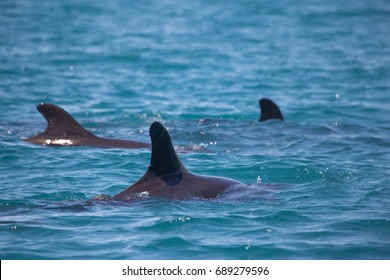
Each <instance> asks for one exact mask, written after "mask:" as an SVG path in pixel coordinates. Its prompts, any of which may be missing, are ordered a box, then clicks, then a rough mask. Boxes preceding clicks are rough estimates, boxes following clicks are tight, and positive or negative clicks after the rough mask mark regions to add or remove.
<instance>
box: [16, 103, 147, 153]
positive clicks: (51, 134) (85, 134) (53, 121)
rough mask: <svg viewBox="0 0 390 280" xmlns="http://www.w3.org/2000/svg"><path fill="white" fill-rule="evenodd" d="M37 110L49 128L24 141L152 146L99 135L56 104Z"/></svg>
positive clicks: (50, 143) (60, 144)
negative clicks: (87, 128) (88, 129)
mask: <svg viewBox="0 0 390 280" xmlns="http://www.w3.org/2000/svg"><path fill="white" fill-rule="evenodd" d="M37 110H38V111H39V112H40V113H41V114H42V115H43V116H44V117H45V119H46V120H47V128H46V130H45V131H44V132H42V133H40V134H38V135H36V136H34V137H31V138H28V139H25V140H24V141H27V142H30V143H33V144H38V145H44V146H46V145H48V146H49V145H51V146H95V147H112V148H128V149H137V148H150V144H148V143H143V142H137V141H130V140H120V139H110V138H101V137H97V136H95V135H94V134H92V133H91V132H89V131H87V130H86V129H85V128H84V127H82V126H81V125H80V124H79V123H78V122H77V121H76V120H75V119H74V118H73V117H72V116H71V115H70V114H69V113H68V112H66V111H65V110H64V109H62V108H61V107H59V106H56V105H54V104H45V103H41V104H39V105H38V106H37Z"/></svg>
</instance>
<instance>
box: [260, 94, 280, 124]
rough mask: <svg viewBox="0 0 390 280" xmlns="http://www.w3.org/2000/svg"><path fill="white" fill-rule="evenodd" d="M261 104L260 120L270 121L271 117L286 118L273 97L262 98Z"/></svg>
mask: <svg viewBox="0 0 390 280" xmlns="http://www.w3.org/2000/svg"><path fill="white" fill-rule="evenodd" d="M259 106H260V111H261V115H260V119H259V121H260V122H264V121H268V120H271V119H279V120H282V121H283V120H284V118H283V116H282V112H281V111H280V109H279V107H278V105H276V104H275V102H273V101H272V100H271V99H268V98H262V99H260V100H259Z"/></svg>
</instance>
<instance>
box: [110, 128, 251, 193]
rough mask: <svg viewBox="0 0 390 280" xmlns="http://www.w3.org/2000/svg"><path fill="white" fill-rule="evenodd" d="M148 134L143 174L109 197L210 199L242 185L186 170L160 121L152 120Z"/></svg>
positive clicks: (230, 180)
mask: <svg viewBox="0 0 390 280" xmlns="http://www.w3.org/2000/svg"><path fill="white" fill-rule="evenodd" d="M149 134H150V138H151V140H152V154H151V159H150V165H149V167H148V169H147V170H146V173H145V174H144V175H143V176H142V177H141V178H140V179H139V180H138V181H136V182H135V183H134V184H133V185H131V186H130V187H128V188H127V189H125V190H124V191H122V192H120V193H119V194H117V195H115V196H113V197H112V199H114V200H128V199H132V198H134V197H137V195H139V194H147V195H150V196H157V197H162V198H176V199H186V198H195V197H197V198H206V199H210V198H215V197H217V196H218V195H219V194H221V193H222V192H224V191H225V190H226V189H227V188H229V187H230V186H239V185H244V184H243V183H241V182H238V181H235V180H232V179H227V178H221V177H214V176H204V175H196V174H194V173H191V172H189V171H188V170H187V169H186V168H185V167H184V165H183V164H182V162H181V161H180V159H179V157H178V156H177V154H176V152H175V149H174V147H173V144H172V140H171V137H170V135H169V133H168V131H167V129H166V128H165V127H164V126H163V125H162V124H161V123H159V122H157V121H156V122H153V123H152V125H151V126H150V129H149Z"/></svg>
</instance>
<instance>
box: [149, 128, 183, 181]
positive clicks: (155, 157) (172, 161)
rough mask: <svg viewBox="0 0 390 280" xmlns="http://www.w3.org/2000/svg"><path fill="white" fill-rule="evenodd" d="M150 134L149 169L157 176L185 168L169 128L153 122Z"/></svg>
mask: <svg viewBox="0 0 390 280" xmlns="http://www.w3.org/2000/svg"><path fill="white" fill-rule="evenodd" d="M149 134H150V138H151V140H152V156H151V158H150V166H149V169H148V171H150V172H152V173H153V174H154V175H156V176H164V175H169V174H172V173H175V172H178V171H183V170H185V168H184V166H183V164H182V163H181V161H180V159H179V157H178V156H177V154H176V151H175V148H174V147H173V144H172V140H171V136H170V135H169V133H168V131H167V129H166V128H165V127H164V126H163V125H162V124H161V123H159V122H153V123H152V125H151V126H150V129H149Z"/></svg>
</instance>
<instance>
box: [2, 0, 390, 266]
mask: <svg viewBox="0 0 390 280" xmlns="http://www.w3.org/2000/svg"><path fill="white" fill-rule="evenodd" d="M389 27H390V3H389V1H385V0H383V1H382V0H374V1H364V0H357V1H349V2H348V3H346V2H345V1H337V0H328V1H320V0H311V1H309V0H297V1H288V0H281V1H266V0H243V1H226V0H223V1H220V0H216V1H206V0H195V1H179V0H163V1H154V0H150V1H131V0H100V1H87V0H66V1H65V0H64V1H61V0H58V1H51V0H42V1H39V3H38V2H37V1H33V0H17V1H15V0H1V1H0V258H1V259H390V202H389V199H390V133H389V131H390V29H389ZM261 97H268V98H271V99H272V100H274V101H275V102H276V103H277V104H278V105H279V106H280V108H281V110H282V112H283V115H284V117H285V121H284V122H281V121H269V122H262V123H259V122H258V118H259V107H258V100H259V99H260V98H261ZM41 102H47V103H54V104H57V105H59V106H61V107H63V108H64V109H66V110H67V111H68V112H70V113H71V114H72V115H73V116H74V117H75V118H76V119H77V120H78V121H79V122H80V123H81V124H82V125H84V126H85V127H86V128H87V129H88V130H90V131H91V132H93V133H95V134H97V135H99V136H105V137H115V138H121V139H131V140H137V141H145V142H149V141H150V139H149V133H148V130H149V126H150V124H151V123H152V122H153V121H155V120H158V121H160V122H162V123H163V124H164V125H165V126H166V127H167V129H168V130H169V132H170V134H171V136H172V139H173V142H174V144H175V145H177V146H181V147H184V149H185V150H186V152H180V153H179V157H180V158H181V160H182V162H183V163H184V165H185V166H186V167H187V168H188V169H189V170H191V171H192V172H195V173H199V174H207V175H216V176H223V177H229V178H233V179H235V180H239V181H242V182H244V183H246V184H247V185H248V186H247V187H243V188H233V189H229V190H228V191H227V192H226V193H224V194H222V195H221V196H220V197H218V198H216V199H213V200H203V199H190V200H164V199H159V198H155V197H147V196H146V197H140V198H139V199H136V200H134V201H131V202H128V201H127V202H119V201H93V200H92V199H93V198H94V197H96V196H97V195H101V194H106V195H111V196H112V195H115V194H117V193H119V192H120V191H122V190H123V189H125V188H127V187H128V186H129V185H131V184H132V183H133V182H135V181H136V180H137V179H138V178H139V177H140V176H142V175H143V174H144V172H145V170H146V168H147V166H148V164H149V160H150V150H148V149H140V150H125V149H100V148H93V147H43V146H35V145H33V144H30V143H27V142H24V141H23V140H22V139H25V138H28V137H30V136H33V135H36V134H37V133H39V132H41V131H43V130H44V129H45V127H46V121H45V120H44V118H43V117H42V116H41V115H40V114H39V113H38V112H37V111H36V106H37V105H38V104H39V103H41ZM192 150H194V151H192Z"/></svg>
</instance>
